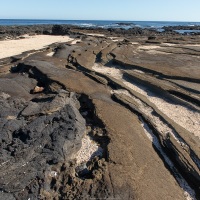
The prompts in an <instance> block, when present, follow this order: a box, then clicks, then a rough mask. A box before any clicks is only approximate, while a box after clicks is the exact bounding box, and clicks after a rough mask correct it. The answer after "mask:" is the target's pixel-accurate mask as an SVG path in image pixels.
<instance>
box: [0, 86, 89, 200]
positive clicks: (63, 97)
mask: <svg viewBox="0 0 200 200" xmlns="http://www.w3.org/2000/svg"><path fill="white" fill-rule="evenodd" d="M75 101H76V100H75V97H74V95H73V94H69V93H68V92H66V91H63V90H61V91H60V93H59V94H57V95H55V96H54V97H53V99H51V100H49V101H48V102H46V100H45V101H44V102H43V99H38V102H37V103H36V102H32V101H31V102H29V103H27V102H26V101H25V100H23V99H17V98H11V97H9V96H8V95H6V94H5V93H2V94H1V95H0V109H1V115H0V121H1V123H0V130H1V135H0V163H1V164H0V176H1V179H0V188H1V190H2V191H4V192H6V193H8V192H11V193H13V194H14V195H15V196H16V197H17V199H28V198H31V194H30V191H32V192H31V193H33V194H34V195H37V194H38V193H39V188H40V189H41V188H42V187H43V186H42V185H43V184H44V183H45V180H44V179H45V174H46V173H48V174H49V176H51V175H52V174H53V173H54V174H56V172H52V171H53V169H52V166H53V165H55V164H57V163H59V162H66V161H67V160H69V159H70V158H71V156H72V155H73V154H74V153H76V152H77V151H78V150H79V148H80V147H81V139H82V137H83V134H84V132H85V120H84V119H83V118H82V116H81V115H80V113H79V111H78V110H77V108H76V107H75ZM52 176H53V175H52ZM31 182H32V183H33V182H35V184H36V185H37V186H36V185H35V184H34V185H31ZM46 184H47V183H46ZM25 188H26V189H25ZM49 188H50V185H49ZM22 190H25V191H26V190H27V191H29V190H30V191H29V192H27V194H26V195H25V197H24V198H22V197H19V194H20V191H22ZM33 190H35V191H33ZM25 193H26V192H24V193H23V194H25ZM2 195H3V196H5V194H4V193H3V194H2ZM2 195H1V194H0V198H1V197H2V198H3V196H2ZM2 198H1V199H2ZM9 198H10V199H12V198H11V197H9ZM9 198H8V199H9ZM33 199H38V197H37V196H34V198H33Z"/></svg>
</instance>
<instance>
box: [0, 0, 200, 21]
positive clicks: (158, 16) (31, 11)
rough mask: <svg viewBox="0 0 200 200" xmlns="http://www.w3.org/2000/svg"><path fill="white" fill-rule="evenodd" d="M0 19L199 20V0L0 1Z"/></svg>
mask: <svg viewBox="0 0 200 200" xmlns="http://www.w3.org/2000/svg"><path fill="white" fill-rule="evenodd" d="M1 1H2V2H1V3H0V19H63V20H122V21H123V20H125V21H192V22H200V12H199V11H200V0H32V1H30V0H1Z"/></svg>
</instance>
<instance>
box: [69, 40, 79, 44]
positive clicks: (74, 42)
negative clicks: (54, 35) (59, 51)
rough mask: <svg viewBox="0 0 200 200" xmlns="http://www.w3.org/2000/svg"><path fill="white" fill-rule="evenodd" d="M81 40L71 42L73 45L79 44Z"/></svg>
mask: <svg viewBox="0 0 200 200" xmlns="http://www.w3.org/2000/svg"><path fill="white" fill-rule="evenodd" d="M80 41H81V40H73V41H72V42H71V44H76V43H77V42H80Z"/></svg>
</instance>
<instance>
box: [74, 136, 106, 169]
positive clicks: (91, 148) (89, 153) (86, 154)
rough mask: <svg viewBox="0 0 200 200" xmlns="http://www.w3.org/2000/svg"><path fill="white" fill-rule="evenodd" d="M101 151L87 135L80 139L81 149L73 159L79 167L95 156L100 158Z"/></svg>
mask: <svg viewBox="0 0 200 200" xmlns="http://www.w3.org/2000/svg"><path fill="white" fill-rule="evenodd" d="M102 152H103V149H102V148H101V147H99V146H98V145H97V144H96V143H95V142H94V141H93V140H92V139H91V138H90V136H88V135H85V137H84V138H83V139H82V146H81V149H80V150H79V151H78V153H77V154H76V156H75V158H76V161H77V164H78V165H80V164H82V163H84V162H88V161H89V160H91V159H92V158H94V157H95V156H101V155H102Z"/></svg>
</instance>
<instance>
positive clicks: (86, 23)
mask: <svg viewBox="0 0 200 200" xmlns="http://www.w3.org/2000/svg"><path fill="white" fill-rule="evenodd" d="M38 24H69V25H75V26H80V27H100V28H124V29H129V28H133V27H141V28H155V29H162V27H163V26H179V25H181V26H196V25H199V26H200V22H170V21H169V22H168V21H101V20H38V19H0V25H2V26H5V25H6V26H11V25H12V26H13V25H38Z"/></svg>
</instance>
